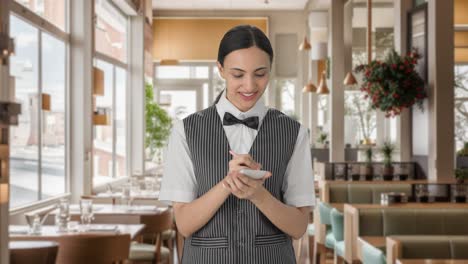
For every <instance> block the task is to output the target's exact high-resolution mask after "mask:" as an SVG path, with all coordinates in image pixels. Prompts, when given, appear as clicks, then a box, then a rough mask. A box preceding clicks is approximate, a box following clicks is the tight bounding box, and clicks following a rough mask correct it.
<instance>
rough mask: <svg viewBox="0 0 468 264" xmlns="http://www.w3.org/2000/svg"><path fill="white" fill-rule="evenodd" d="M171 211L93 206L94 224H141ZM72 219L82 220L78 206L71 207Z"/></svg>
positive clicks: (54, 212)
mask: <svg viewBox="0 0 468 264" xmlns="http://www.w3.org/2000/svg"><path fill="white" fill-rule="evenodd" d="M167 210H169V207H160V206H155V205H131V206H126V205H112V204H93V214H94V220H93V223H102V224H141V216H144V215H160V214H162V213H164V212H166V211H167ZM57 213H58V210H54V211H53V212H51V214H52V215H55V214H57ZM70 217H71V220H72V221H79V220H80V206H79V205H78V204H72V205H70Z"/></svg>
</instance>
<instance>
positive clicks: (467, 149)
mask: <svg viewBox="0 0 468 264" xmlns="http://www.w3.org/2000/svg"><path fill="white" fill-rule="evenodd" d="M457 155H458V156H462V157H468V142H465V145H464V146H463V148H462V149H460V150H459V151H457Z"/></svg>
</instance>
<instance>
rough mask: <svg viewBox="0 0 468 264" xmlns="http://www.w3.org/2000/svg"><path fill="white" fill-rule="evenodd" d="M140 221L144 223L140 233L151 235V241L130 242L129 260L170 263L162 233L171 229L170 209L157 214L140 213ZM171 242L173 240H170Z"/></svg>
mask: <svg viewBox="0 0 468 264" xmlns="http://www.w3.org/2000/svg"><path fill="white" fill-rule="evenodd" d="M141 223H142V224H144V225H145V228H144V229H143V231H142V233H141V235H142V236H144V237H146V238H148V237H151V238H152V239H151V240H152V241H151V243H138V242H132V244H131V245H130V257H129V260H130V261H131V262H142V261H144V262H151V263H172V252H171V250H170V249H169V248H168V247H166V246H163V233H164V232H165V231H167V230H172V227H173V216H172V210H170V209H168V210H165V211H164V212H162V213H161V214H158V215H142V216H141ZM172 242H173V241H172Z"/></svg>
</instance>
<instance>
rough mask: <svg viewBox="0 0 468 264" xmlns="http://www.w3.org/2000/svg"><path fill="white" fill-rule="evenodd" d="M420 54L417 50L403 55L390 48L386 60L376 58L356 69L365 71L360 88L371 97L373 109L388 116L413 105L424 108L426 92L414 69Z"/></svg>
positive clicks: (397, 113)
mask: <svg viewBox="0 0 468 264" xmlns="http://www.w3.org/2000/svg"><path fill="white" fill-rule="evenodd" d="M420 57H421V56H420V55H419V54H418V53H417V52H412V53H409V54H408V55H407V56H400V55H398V53H397V52H396V51H395V50H391V51H390V52H389V53H388V54H387V56H386V57H385V59H384V61H380V60H373V61H372V62H371V63H370V64H369V65H359V66H357V67H356V68H355V71H356V72H363V73H364V79H363V84H362V86H361V91H363V92H364V93H365V94H366V95H365V98H366V99H367V98H369V99H370V100H371V102H372V108H373V109H380V110H381V111H383V112H385V113H386V117H390V116H396V115H399V114H400V113H401V111H402V110H403V108H410V107H411V106H413V105H414V104H416V105H417V106H418V107H419V108H420V109H421V110H422V109H423V101H424V99H425V98H426V97H427V94H426V91H425V90H424V81H423V80H422V79H421V77H420V76H419V74H418V73H417V71H416V69H415V66H416V64H417V62H418V59H419V58H420Z"/></svg>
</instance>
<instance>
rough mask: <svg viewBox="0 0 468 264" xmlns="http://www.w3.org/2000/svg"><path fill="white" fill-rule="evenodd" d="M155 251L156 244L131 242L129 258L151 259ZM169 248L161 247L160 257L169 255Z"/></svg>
mask: <svg viewBox="0 0 468 264" xmlns="http://www.w3.org/2000/svg"><path fill="white" fill-rule="evenodd" d="M155 252H156V246H155V245H151V244H143V243H131V244H130V254H129V257H128V259H129V260H153V259H154V255H155ZM170 254H171V253H170V250H169V249H168V248H167V247H161V259H167V258H169V256H170Z"/></svg>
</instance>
